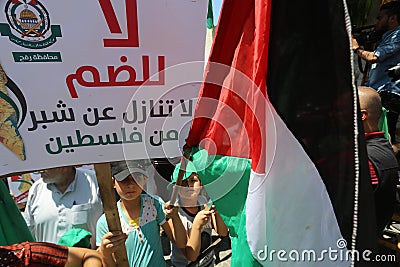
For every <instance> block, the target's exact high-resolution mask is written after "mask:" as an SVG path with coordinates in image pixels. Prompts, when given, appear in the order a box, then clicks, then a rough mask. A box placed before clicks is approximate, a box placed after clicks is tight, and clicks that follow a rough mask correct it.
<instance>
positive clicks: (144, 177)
mask: <svg viewBox="0 0 400 267" xmlns="http://www.w3.org/2000/svg"><path fill="white" fill-rule="evenodd" d="M375 31H376V32H377V33H378V34H380V35H381V39H380V41H378V42H377V44H376V46H375V48H374V50H373V51H367V50H366V49H365V48H364V47H363V46H362V44H359V43H358V42H357V40H356V39H355V38H353V40H352V48H353V51H354V54H355V55H356V56H359V57H361V58H362V59H363V60H365V61H367V62H368V63H369V64H371V67H370V70H369V73H368V79H367V82H366V84H362V85H359V86H358V88H357V90H358V97H359V104H360V111H361V119H362V122H363V130H364V133H365V140H366V149H367V154H368V164H369V170H370V176H371V186H372V189H373V192H374V198H375V210H374V211H371V212H375V214H376V221H377V233H378V234H379V235H381V234H382V233H383V231H384V230H385V228H386V227H388V225H389V224H390V223H391V217H392V214H393V213H394V212H395V209H396V206H397V204H398V196H397V187H398V185H399V176H398V171H399V164H398V159H399V158H400V152H399V148H400V145H399V144H400V140H399V138H398V137H397V136H396V130H397V124H398V120H399V114H400V77H399V79H397V78H396V77H393V76H391V75H390V74H389V72H388V69H390V68H391V67H393V66H396V65H397V64H400V2H398V1H390V2H387V3H385V4H383V5H381V7H380V9H379V12H378V14H377V17H376V24H375ZM383 110H387V122H388V125H387V126H388V133H389V136H390V137H389V138H386V137H385V132H384V130H383V129H385V128H384V127H382V125H381V124H379V122H380V120H381V118H382V116H383V115H384V114H386V113H384V112H382V111H383ZM150 165H151V161H149V160H127V161H118V162H112V163H110V166H111V174H112V178H111V179H112V184H113V186H114V188H115V192H116V194H117V195H118V198H119V200H118V202H117V208H118V214H119V218H120V222H121V229H122V231H121V232H119V231H110V230H109V228H108V223H107V218H106V216H105V214H104V210H103V203H102V199H101V197H100V193H99V185H98V183H97V179H96V175H95V172H94V171H91V170H82V169H77V168H75V167H73V166H65V167H57V168H51V169H47V170H43V171H41V172H40V173H41V179H39V180H38V181H36V182H35V183H34V184H33V186H32V187H31V189H30V191H29V195H28V200H27V204H26V207H25V210H24V213H23V219H22V214H21V213H20V212H19V210H18V209H17V208H16V205H15V203H14V202H13V201H12V199H11V196H10V194H8V191H7V190H5V186H4V183H3V182H2V181H0V194H1V195H0V198H1V199H0V200H1V201H2V202H3V203H5V205H6V209H7V212H8V216H7V218H5V217H4V218H3V220H2V221H1V224H2V225H1V227H0V229H2V228H5V224H9V225H15V229H14V231H15V235H13V237H11V238H9V239H7V238H6V237H3V236H2V231H5V230H4V229H3V230H1V231H0V262H1V263H2V264H5V265H4V266H22V265H21V264H25V265H24V266H44V265H46V264H47V265H51V266H116V260H117V259H116V257H115V253H116V251H118V250H119V249H120V248H121V246H122V245H125V247H126V251H127V257H128V262H129V265H130V266H166V261H165V258H164V252H163V251H164V249H163V247H162V236H163V235H165V236H166V237H167V238H168V240H169V242H170V246H171V249H170V251H171V254H170V259H171V263H172V265H173V266H177V267H183V266H187V265H188V264H191V266H214V263H215V255H214V252H213V250H207V248H209V247H210V246H211V244H212V232H213V231H214V232H215V233H217V235H219V236H223V237H225V236H228V234H229V230H228V227H227V226H226V225H225V223H224V221H223V220H222V218H221V216H220V215H219V213H218V211H217V209H216V208H215V206H214V205H212V202H211V201H210V199H209V198H207V195H206V193H205V192H204V190H203V186H202V182H201V179H200V177H199V176H198V174H197V171H196V168H195V165H194V164H193V163H192V162H191V161H188V162H187V166H186V169H185V171H184V174H183V177H182V183H181V185H180V189H179V191H178V192H179V193H178V198H177V201H176V202H175V203H170V202H169V201H168V199H163V198H162V197H160V196H157V195H156V194H155V190H154V188H155V186H154V180H153V179H154V173H151V170H153V171H154V168H153V169H152V168H150V167H149V166H150ZM180 168H181V165H180V164H177V165H176V166H175V169H174V172H173V174H172V179H171V182H170V184H169V185H168V188H169V189H171V188H172V187H173V186H175V183H176V182H177V178H178V174H179V170H180ZM147 181H149V182H150V184H151V185H150V186H148V187H147V188H148V190H146V189H145V188H146V183H147ZM6 192H7V193H6ZM10 200H11V201H10ZM13 212H14V213H13ZM12 213H13V214H12ZM5 220H10V221H7V223H6V222H5ZM24 223H26V226H27V229H29V231H27V230H25V229H24V226H23V225H22V226H21V224H24ZM205 252H207V253H205ZM199 256H200V257H199ZM2 266H3V265H2Z"/></svg>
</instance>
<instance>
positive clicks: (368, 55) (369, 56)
mask: <svg viewBox="0 0 400 267" xmlns="http://www.w3.org/2000/svg"><path fill="white" fill-rule="evenodd" d="M352 47H353V51H354V52H355V53H357V55H359V56H360V57H361V58H362V59H364V60H366V61H367V62H369V63H377V62H379V58H378V57H377V56H376V55H375V53H374V52H371V51H366V50H364V49H362V48H360V46H359V45H358V43H357V40H356V39H355V38H352Z"/></svg>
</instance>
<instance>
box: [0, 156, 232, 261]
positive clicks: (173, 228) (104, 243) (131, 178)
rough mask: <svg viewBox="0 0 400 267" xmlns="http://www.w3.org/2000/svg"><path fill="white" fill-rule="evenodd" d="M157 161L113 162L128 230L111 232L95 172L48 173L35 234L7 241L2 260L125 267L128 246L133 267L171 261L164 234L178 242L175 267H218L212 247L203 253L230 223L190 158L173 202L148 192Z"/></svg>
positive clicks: (34, 208)
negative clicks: (122, 254) (121, 260)
mask: <svg viewBox="0 0 400 267" xmlns="http://www.w3.org/2000/svg"><path fill="white" fill-rule="evenodd" d="M149 162H150V161H149V160H127V161H118V162H112V163H110V167H111V175H112V178H111V179H112V184H113V186H114V189H115V192H116V194H117V195H118V198H119V200H118V202H117V207H118V213H119V218H120V223H121V229H122V231H121V232H116V231H109V229H108V224H107V219H106V216H105V214H104V211H103V206H102V205H103V203H102V200H101V197H100V193H99V186H98V183H97V179H96V174H95V172H94V171H92V170H86V169H80V168H75V167H73V166H66V167H57V168H51V169H47V170H43V171H40V174H41V179H39V180H38V181H36V182H35V183H34V184H33V186H32V187H31V189H30V191H29V194H28V199H27V203H26V207H25V210H24V213H23V217H24V219H25V222H26V224H27V226H28V227H29V230H30V233H31V234H32V236H33V238H32V237H30V238H29V239H26V240H25V239H23V237H21V239H20V240H21V241H27V242H23V243H15V244H0V245H6V246H2V247H0V259H1V260H3V261H5V260H7V261H10V264H11V263H14V264H18V261H25V264H28V266H42V265H40V264H49V265H52V266H64V265H65V266H102V265H103V266H117V265H116V257H115V252H116V251H117V250H118V249H120V247H121V246H122V245H123V244H124V245H125V248H126V251H127V256H128V262H129V266H166V261H165V258H164V256H165V255H164V252H163V251H164V250H165V249H163V247H162V242H161V241H162V240H161V237H162V235H163V234H164V235H166V236H167V237H168V239H169V240H170V251H171V255H170V258H171V263H172V264H173V266H187V265H188V264H190V263H192V264H193V266H214V259H215V256H214V254H213V251H212V250H211V251H210V252H209V253H207V255H204V256H203V255H202V256H201V257H200V258H198V257H199V255H200V254H201V252H204V251H205V250H206V249H207V248H209V247H210V245H211V243H212V236H211V234H212V229H214V230H215V231H216V233H217V234H218V235H220V236H227V235H228V228H227V226H226V225H225V224H224V222H223V220H222V219H221V217H220V216H219V214H218V212H217V210H216V208H215V206H213V205H211V203H210V199H209V198H208V197H207V196H206V193H205V192H204V189H203V187H202V184H201V181H200V179H199V177H198V176H197V173H196V169H195V167H194V165H193V163H191V162H189V164H188V167H187V169H186V172H185V174H184V176H183V178H182V184H181V185H180V186H178V187H179V190H178V192H179V193H178V198H177V201H176V203H174V205H172V204H171V203H169V201H167V200H164V199H162V198H161V197H160V196H157V195H154V194H149V193H147V192H146V191H145V190H144V189H145V188H146V187H145V185H146V181H147V179H149V176H150V175H151V173H149V166H148V163H149ZM179 168H180V164H178V165H176V166H175V170H174V173H173V175H172V182H171V183H170V184H168V189H169V191H172V190H171V189H172V187H173V186H174V184H175V182H176V180H177V178H178V173H179ZM4 195H7V196H2V197H4V198H5V197H7V198H11V197H10V195H9V194H4ZM14 204H15V203H14ZM207 204H209V205H207ZM18 213H19V212H18ZM14 215H22V214H21V213H19V214H14ZM19 223H21V222H19ZM13 241H15V240H13ZM9 243H10V242H9ZM7 255H13V257H7ZM26 255H29V256H28V257H27V256H26ZM26 258H29V259H30V261H29V262H28V263H27V262H26ZM3 261H2V263H3ZM29 264H31V265H29ZM34 264H37V265H34ZM10 266H14V265H12V264H11V265H10ZM15 266H19V265H15Z"/></svg>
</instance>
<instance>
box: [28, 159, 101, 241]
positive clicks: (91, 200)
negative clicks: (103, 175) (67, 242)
mask: <svg viewBox="0 0 400 267" xmlns="http://www.w3.org/2000/svg"><path fill="white" fill-rule="evenodd" d="M40 173H41V176H42V178H41V179H39V180H38V181H36V182H35V183H34V184H33V185H32V187H31V189H30V190H29V195H28V201H27V205H26V208H25V220H26V222H27V224H28V226H29V228H30V230H31V232H32V234H33V235H34V237H35V239H36V241H43V242H51V243H57V242H58V241H59V239H60V238H61V237H62V235H63V234H65V233H66V232H67V231H68V230H70V229H72V228H82V229H85V230H88V231H89V232H91V233H92V238H91V240H90V241H91V246H92V248H95V240H96V238H95V234H96V223H97V219H98V218H99V217H100V215H101V214H103V205H102V202H101V198H100V193H99V187H98V184H97V179H96V175H95V173H94V172H93V171H90V170H82V169H76V168H75V167H73V166H68V167H57V168H51V169H47V170H43V171H41V172H40Z"/></svg>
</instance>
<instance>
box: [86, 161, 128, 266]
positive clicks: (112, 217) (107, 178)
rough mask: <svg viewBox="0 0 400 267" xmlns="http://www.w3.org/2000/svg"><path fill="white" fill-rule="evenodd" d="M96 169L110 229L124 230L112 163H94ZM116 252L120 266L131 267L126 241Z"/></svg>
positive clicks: (111, 230)
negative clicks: (112, 177) (112, 178)
mask: <svg viewBox="0 0 400 267" xmlns="http://www.w3.org/2000/svg"><path fill="white" fill-rule="evenodd" d="M94 170H95V171H96V177H97V183H98V184H99V190H100V196H101V200H102V202H103V209H104V213H105V216H106V220H107V225H108V229H109V231H110V232H113V231H118V232H122V228H121V222H120V220H119V213H118V208H117V201H116V198H115V192H114V187H113V184H112V181H111V168H110V163H97V164H94ZM114 254H115V260H116V263H117V266H118V267H129V262H128V256H127V254H126V247H125V243H123V244H122V246H121V247H120V248H119V249H118V250H117V251H116V252H115V253H114Z"/></svg>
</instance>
